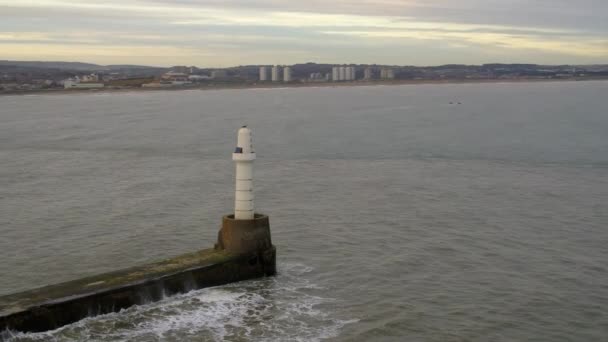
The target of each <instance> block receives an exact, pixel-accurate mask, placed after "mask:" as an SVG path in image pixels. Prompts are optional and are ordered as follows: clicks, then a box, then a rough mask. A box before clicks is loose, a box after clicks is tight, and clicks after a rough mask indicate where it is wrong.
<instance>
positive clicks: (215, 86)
mask: <svg viewBox="0 0 608 342" xmlns="http://www.w3.org/2000/svg"><path fill="white" fill-rule="evenodd" d="M589 81H608V77H606V78H603V77H602V78H569V79H447V80H397V81H362V80H361V81H354V82H340V83H334V82H310V83H246V84H213V85H196V86H190V87H159V88H135V87H134V88H118V89H117V88H101V89H36V90H23V91H19V90H13V91H6V92H0V97H1V96H15V95H17V96H26V95H66V94H100V93H126V92H154V91H183V90H201V91H206V90H230V89H235V90H237V89H238V90H242V89H286V88H337V87H365V86H367V87H373V86H399V85H428V84H436V85H443V84H478V83H492V84H498V83H555V82H589Z"/></svg>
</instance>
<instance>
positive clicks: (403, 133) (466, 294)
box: [0, 82, 608, 341]
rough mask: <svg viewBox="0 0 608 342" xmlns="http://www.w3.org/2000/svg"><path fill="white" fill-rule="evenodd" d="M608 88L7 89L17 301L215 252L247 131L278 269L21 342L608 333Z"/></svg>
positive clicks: (2, 199) (11, 252)
mask: <svg viewBox="0 0 608 342" xmlns="http://www.w3.org/2000/svg"><path fill="white" fill-rule="evenodd" d="M606 95H608V82H563V83H527V84H526V83H510V84H458V85H416V86H376V87H351V88H347V87H340V88H303V89H250V90H217V91H180V92H145V93H135V92H134V93H115V94H108V93H91V94H84V95H83V94H74V95H34V96H4V97H0V260H1V262H0V295H1V294H8V293H11V292H16V291H21V290H25V289H29V288H34V287H38V286H42V285H45V284H50V283H57V282H61V281H66V280H70V279H74V278H78V277H84V276H88V275H92V274H97V273H100V272H106V271H111V270H115V269H117V268H123V267H128V266H133V265H136V264H141V263H146V262H150V261H153V260H158V259H162V258H166V257H170V256H173V255H177V254H181V253H184V252H189V251H193V250H196V249H200V248H207V247H211V246H212V245H213V242H214V239H215V237H216V233H217V229H218V227H219V224H220V219H221V216H222V215H224V214H226V213H229V212H230V211H231V210H232V196H233V194H232V191H233V165H232V162H231V160H230V156H231V152H232V149H233V146H234V143H235V132H236V130H237V129H238V127H240V126H241V125H242V124H248V125H250V127H252V128H253V131H254V144H255V146H256V149H257V152H258V160H257V161H256V165H255V174H256V179H255V185H256V196H257V198H256V205H257V208H258V209H259V210H260V211H261V212H264V213H266V214H268V215H270V218H271V228H272V233H273V240H274V243H275V244H276V245H277V248H278V263H279V274H278V276H276V277H273V278H266V279H260V280H254V281H247V282H242V283H237V284H231V285H228V286H222V287H217V288H210V289H203V290H200V291H194V292H190V293H188V294H184V295H180V296H177V297H171V298H166V299H165V300H163V301H161V302H158V303H151V304H149V305H143V306H137V307H133V308H130V309H128V310H124V311H122V312H120V313H115V314H110V315H105V316H100V317H94V318H89V319H86V320H84V321H81V322H78V323H75V324H72V325H69V326H66V327H64V328H61V329H58V330H56V331H52V332H48V333H42V334H20V333H16V334H14V336H13V338H12V340H13V341H209V340H217V341H221V340H228V341H292V340H293V341H318V340H324V339H329V340H336V341H606V340H607V339H608V309H607V308H608V266H607V264H608V227H607V226H608V97H607V96H606ZM450 102H452V104H450ZM458 102H460V103H461V104H458Z"/></svg>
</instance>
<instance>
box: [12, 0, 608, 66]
mask: <svg viewBox="0 0 608 342" xmlns="http://www.w3.org/2000/svg"><path fill="white" fill-rule="evenodd" d="M5 59H8V60H36V61H40V60H48V61H80V62H89V63H97V64H104V65H107V64H140V65H156V66H172V65H194V66H198V67H226V66H235V65H250V64H269V65H270V64H295V63H302V62H319V63H357V64H373V63H377V64H390V65H420V66H424V65H439V64H450V63H456V64H482V63H493V62H501V63H538V64H608V0H290V1H280V0H173V1H170V0H107V1H94V0H0V60H5Z"/></svg>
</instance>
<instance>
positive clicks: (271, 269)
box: [215, 214, 276, 275]
mask: <svg viewBox="0 0 608 342" xmlns="http://www.w3.org/2000/svg"><path fill="white" fill-rule="evenodd" d="M215 249H216V250H223V251H228V252H230V253H234V254H249V255H251V254H252V253H253V254H255V255H257V256H258V259H259V260H252V262H260V263H261V264H262V265H263V267H264V274H265V275H274V274H275V273H276V261H275V259H276V250H275V248H274V246H273V245H272V240H271V238H270V222H269V219H268V216H267V215H264V214H255V216H254V218H253V219H252V220H236V219H235V218H234V215H227V216H224V217H223V219H222V228H221V229H220V231H219V233H218V239H217V243H216V244H215Z"/></svg>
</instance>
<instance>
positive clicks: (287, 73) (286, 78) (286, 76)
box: [283, 67, 292, 83]
mask: <svg viewBox="0 0 608 342" xmlns="http://www.w3.org/2000/svg"><path fill="white" fill-rule="evenodd" d="M291 81H292V79H291V68H290V67H285V68H283V82H285V83H287V82H291Z"/></svg>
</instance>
